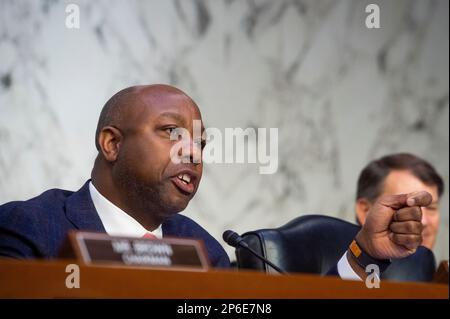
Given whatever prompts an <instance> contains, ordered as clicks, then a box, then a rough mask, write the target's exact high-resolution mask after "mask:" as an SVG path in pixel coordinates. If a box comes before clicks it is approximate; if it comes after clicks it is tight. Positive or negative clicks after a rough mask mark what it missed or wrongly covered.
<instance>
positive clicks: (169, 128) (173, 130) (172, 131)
mask: <svg viewBox="0 0 450 319" xmlns="http://www.w3.org/2000/svg"><path fill="white" fill-rule="evenodd" d="M177 129H178V127H175V126H174V127H167V128H165V129H164V131H166V132H167V133H168V134H169V135H171V134H174V133H176V132H177Z"/></svg>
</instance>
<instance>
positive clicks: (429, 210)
mask: <svg viewBox="0 0 450 319" xmlns="http://www.w3.org/2000/svg"><path fill="white" fill-rule="evenodd" d="M416 191H427V192H428V193H430V194H431V196H432V197H433V202H432V203H431V205H429V206H428V207H423V208H422V215H423V217H422V224H423V226H424V230H423V233H422V235H423V242H422V246H425V247H427V248H429V249H433V246H434V244H435V241H436V236H437V233H438V229H439V217H440V216H439V215H440V214H439V197H438V189H437V186H429V185H425V184H424V183H423V182H422V181H421V180H420V179H418V178H417V177H415V176H414V175H413V174H412V173H411V172H410V171H407V170H394V171H391V172H390V173H389V174H388V176H387V177H386V179H385V181H384V187H383V191H382V194H381V196H382V195H394V194H406V193H412V192H416Z"/></svg>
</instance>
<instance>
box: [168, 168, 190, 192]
mask: <svg viewBox="0 0 450 319" xmlns="http://www.w3.org/2000/svg"><path fill="white" fill-rule="evenodd" d="M171 180H172V182H173V183H174V184H175V186H176V187H177V188H178V189H179V190H180V191H181V192H182V193H183V194H185V195H190V194H192V193H193V192H194V190H195V184H194V177H193V176H192V175H190V174H189V173H180V174H178V175H177V176H175V177H172V178H171Z"/></svg>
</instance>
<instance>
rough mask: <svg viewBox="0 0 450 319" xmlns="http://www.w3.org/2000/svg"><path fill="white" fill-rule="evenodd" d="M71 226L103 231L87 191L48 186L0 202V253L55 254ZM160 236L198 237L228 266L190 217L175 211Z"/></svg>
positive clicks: (86, 186)
mask: <svg viewBox="0 0 450 319" xmlns="http://www.w3.org/2000/svg"><path fill="white" fill-rule="evenodd" d="M70 230H83V231H94V232H103V233H105V232H106V231H105V228H104V227H103V224H102V222H101V220H100V217H99V215H98V214H97V211H96V210H95V207H94V203H93V202H92V199H91V195H90V193H89V182H86V183H85V184H84V186H83V187H82V188H81V189H80V190H79V191H77V192H71V191H66V190H61V189H51V190H48V191H46V192H44V193H42V194H41V195H39V196H37V197H35V198H32V199H30V200H28V201H16V202H10V203H6V204H4V205H2V206H0V256H8V257H13V258H55V257H57V255H58V253H59V250H60V248H61V245H62V244H63V242H64V241H65V239H66V236H67V233H68V232H69V231H70ZM162 232H163V236H171V237H186V238H195V239H201V240H203V242H204V243H205V247H206V250H207V253H208V256H209V259H210V261H211V265H212V266H213V267H229V265H230V261H229V258H228V255H227V254H226V253H225V250H224V249H223V247H222V246H221V245H220V244H219V243H218V242H217V241H216V240H215V239H214V238H213V237H212V236H211V235H210V234H208V232H207V231H206V230H204V229H203V228H202V227H201V226H199V225H198V224H197V223H195V222H194V221H193V220H191V219H190V218H188V217H186V216H183V215H181V214H177V215H174V216H171V217H170V218H168V219H167V220H166V221H165V222H164V223H163V224H162Z"/></svg>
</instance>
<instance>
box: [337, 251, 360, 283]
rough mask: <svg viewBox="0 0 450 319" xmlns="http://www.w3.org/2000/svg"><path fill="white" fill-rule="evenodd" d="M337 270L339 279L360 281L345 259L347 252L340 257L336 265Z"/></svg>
mask: <svg viewBox="0 0 450 319" xmlns="http://www.w3.org/2000/svg"><path fill="white" fill-rule="evenodd" d="M337 269H338V273H339V277H341V278H342V279H346V280H360V281H362V279H361V278H360V277H359V276H358V274H357V273H356V272H355V271H354V270H353V268H352V266H350V264H349V262H348V259H347V252H345V253H344V255H343V256H342V257H341V259H340V260H339V262H338V264H337Z"/></svg>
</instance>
